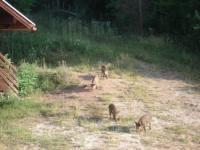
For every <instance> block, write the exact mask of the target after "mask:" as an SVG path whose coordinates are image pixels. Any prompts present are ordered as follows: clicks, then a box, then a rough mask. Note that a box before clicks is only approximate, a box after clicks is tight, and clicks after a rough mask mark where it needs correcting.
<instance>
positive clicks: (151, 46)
mask: <svg viewBox="0 0 200 150" xmlns="http://www.w3.org/2000/svg"><path fill="white" fill-rule="evenodd" d="M33 20H35V22H36V24H37V26H38V31H37V32H36V33H19V32H17V33H3V34H2V33H1V34H2V35H1V37H0V41H1V42H0V47H1V49H2V51H3V52H4V53H9V56H10V57H11V58H12V60H14V62H16V63H18V62H20V61H22V60H26V61H28V62H37V63H38V64H47V65H58V64H59V63H60V62H61V61H62V60H64V61H65V62H66V63H67V64H69V65H80V64H87V65H88V64H89V65H97V64H99V63H102V62H105V63H108V62H109V63H112V64H113V66H115V67H119V68H123V69H126V70H133V67H134V63H135V62H134V60H135V59H139V60H142V61H145V62H147V63H153V64H159V65H161V66H163V67H165V68H171V69H175V70H179V71H183V72H189V73H190V72H195V74H198V73H199V71H200V66H199V65H197V64H199V62H200V55H199V54H193V53H189V52H187V50H185V49H184V48H183V47H180V46H177V45H175V44H173V43H172V42H170V41H166V40H165V38H163V37H155V36H150V37H139V36H136V35H135V36H134V35H132V36H130V35H129V36H128V35H126V36H120V35H118V34H117V31H116V30H114V29H113V28H112V27H111V25H110V23H109V22H97V21H92V22H90V23H88V22H87V23H86V22H84V21H81V20H78V19H73V18H68V19H64V18H58V17H55V16H52V15H41V14H37V15H35V16H33Z"/></svg>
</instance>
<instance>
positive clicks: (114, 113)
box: [108, 104, 119, 121]
mask: <svg viewBox="0 0 200 150" xmlns="http://www.w3.org/2000/svg"><path fill="white" fill-rule="evenodd" d="M108 109H109V116H110V119H111V115H112V116H113V119H114V120H115V121H117V114H118V113H119V111H118V110H117V108H116V106H115V105H114V104H110V105H109V106H108Z"/></svg>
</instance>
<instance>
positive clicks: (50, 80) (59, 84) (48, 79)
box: [38, 67, 78, 92]
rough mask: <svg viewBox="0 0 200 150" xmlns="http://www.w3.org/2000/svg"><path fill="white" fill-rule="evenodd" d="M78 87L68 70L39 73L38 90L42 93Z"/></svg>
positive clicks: (49, 70) (50, 70) (51, 70)
mask: <svg viewBox="0 0 200 150" xmlns="http://www.w3.org/2000/svg"><path fill="white" fill-rule="evenodd" d="M76 85H78V83H77V80H75V79H73V77H72V74H71V73H70V72H69V70H68V69H66V68H64V67H61V68H57V69H46V70H41V71H39V77H38V88H39V89H41V90H42V91H44V92H46V91H53V90H55V89H59V88H69V87H73V86H76Z"/></svg>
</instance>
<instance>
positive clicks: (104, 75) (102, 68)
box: [101, 65, 108, 79]
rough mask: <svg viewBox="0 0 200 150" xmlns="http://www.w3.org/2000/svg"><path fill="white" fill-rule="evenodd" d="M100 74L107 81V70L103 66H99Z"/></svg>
mask: <svg viewBox="0 0 200 150" xmlns="http://www.w3.org/2000/svg"><path fill="white" fill-rule="evenodd" d="M101 73H102V76H103V78H104V77H105V78H106V79H108V68H107V67H106V66H105V65H102V66H101Z"/></svg>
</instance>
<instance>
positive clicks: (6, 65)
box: [0, 0, 37, 93]
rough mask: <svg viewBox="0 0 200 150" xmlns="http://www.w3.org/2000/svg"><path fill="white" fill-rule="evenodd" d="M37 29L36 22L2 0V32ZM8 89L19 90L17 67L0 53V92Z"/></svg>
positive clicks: (0, 12) (0, 8)
mask: <svg viewBox="0 0 200 150" xmlns="http://www.w3.org/2000/svg"><path fill="white" fill-rule="evenodd" d="M36 30H37V27H36V25H35V23H33V22H32V21H31V20H30V19H28V18H27V17H26V16H24V15H23V14H22V13H21V12H19V11H18V10H17V9H16V8H14V7H13V6H12V5H11V4H9V3H8V2H7V1H6V0H0V32H12V31H32V32H35V31H36ZM0 34H1V33H0ZM0 49H1V48H0ZM8 89H11V90H12V91H14V92H15V93H17V91H18V86H17V79H16V68H15V67H14V66H13V65H12V64H11V63H10V62H9V61H8V60H7V59H6V57H4V56H3V55H2V54H1V53H0V92H4V91H6V90H8Z"/></svg>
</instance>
